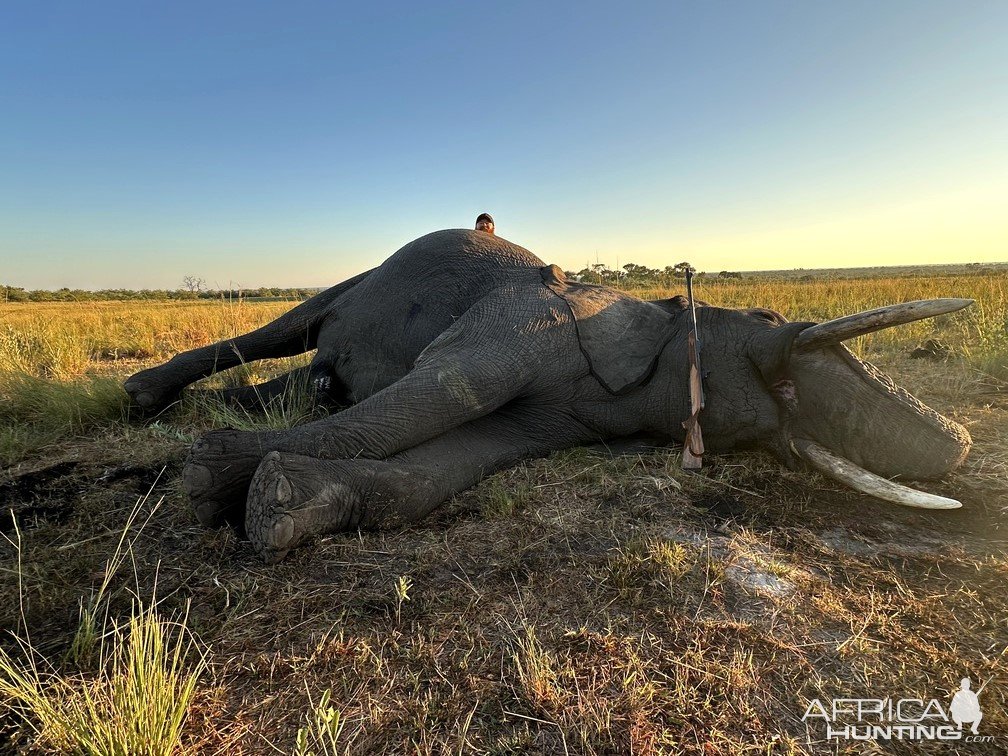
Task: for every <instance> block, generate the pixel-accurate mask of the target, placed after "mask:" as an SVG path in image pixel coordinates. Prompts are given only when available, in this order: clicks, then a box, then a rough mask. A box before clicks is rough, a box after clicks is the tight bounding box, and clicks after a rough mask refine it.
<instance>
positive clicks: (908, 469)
mask: <svg viewBox="0 0 1008 756" xmlns="http://www.w3.org/2000/svg"><path fill="white" fill-rule="evenodd" d="M969 304H971V300H963V299H944V300H928V301H925V302H910V303H905V304H902V305H894V306H892V307H886V308H881V309H879V310H873V311H870V312H864V313H859V314H857V315H852V316H848V317H845V318H840V319H838V320H835V321H830V322H828V323H820V324H810V323H788V322H787V321H786V320H785V319H784V318H783V317H781V316H780V315H778V314H777V313H774V312H771V311H768V310H748V311H746V310H722V309H719V308H707V307H705V308H701V309H700V310H699V321H700V335H701V340H702V343H703V344H704V346H705V349H704V353H703V354H704V357H706V361H705V362H704V363H703V369H704V373H705V380H706V384H707V393H708V401H707V408H706V409H705V411H704V412H703V413H702V414H701V416H700V419H701V423H702V427H703V431H704V438H705V440H706V441H707V443H708V446H710V447H712V448H715V449H717V448H719V447H725V446H734V445H736V443H737V442H738V441H740V440H746V439H752V440H758V441H764V442H769V443H770V444H771V445H772V446H773V447H774V449H775V450H776V451H777V452H778V453H779V454H781V455H782V456H783V457H784V458H785V460H786V461H788V462H791V461H793V459H794V458H798V459H802V460H804V461H805V462H807V463H809V464H810V465H811V466H813V467H815V468H817V469H818V470H820V471H821V472H823V473H825V474H827V475H829V476H831V477H834V478H837V479H839V480H841V481H842V482H844V483H845V484H847V485H850V486H852V487H854V488H856V489H858V490H861V491H863V492H865V493H868V494H870V495H872V496H876V497H879V498H882V499H886V500H889V501H894V502H896V503H900V504H905V505H909V506H918V507H926V508H953V507H957V506H960V504H959V502H957V501H955V500H953V499H947V498H944V497H940V496H934V495H931V494H925V493H923V492H920V491H917V490H914V489H911V488H908V487H906V486H903V485H901V484H898V483H895V482H893V481H892V480H889V479H890V478H901V479H916V480H924V479H930V478H937V477H941V476H942V475H945V474H946V473H948V472H949V471H951V470H953V469H955V468H956V467H958V466H959V465H960V464H961V463H962V462H963V460H964V459H965V458H966V455H967V453H968V452H969V448H970V443H971V441H970V436H969V433H968V432H967V431H966V429H965V428H963V427H962V426H961V425H959V424H958V423H955V422H953V421H951V420H949V419H947V418H945V417H943V416H942V415H940V414H938V413H937V412H935V411H934V410H932V409H931V408H930V407H927V406H926V405H924V404H923V403H921V402H920V401H918V400H917V399H916V398H914V397H913V396H911V395H910V394H909V393H908V392H906V391H905V390H903V389H902V388H900V387H899V386H897V385H896V384H894V383H893V382H892V380H890V379H889V378H888V377H887V376H886V375H884V374H883V373H881V372H880V371H879V370H877V369H876V368H875V367H873V366H872V365H870V364H867V363H865V362H862V361H861V360H859V359H858V358H857V357H855V356H854V355H853V354H851V352H850V351H848V350H847V348H846V347H845V346H844V345H843V344H842V342H843V341H844V340H845V339H849V338H853V337H855V336H859V335H863V334H865V333H869V332H871V331H876V330H879V329H881V328H888V327H891V326H894V325H898V324H900V323H905V322H909V321H911V320H918V319H921V318H925V317H931V316H934V315H938V314H942V313H946V312H952V311H954V310H958V309H961V308H963V307H966V306H968V305H969ZM685 316H687V313H684V314H683V316H681V317H680V318H679V320H682V319H683V317H685ZM724 340H727V343H721V344H719V341H721V342H723V341H724ZM670 346H671V345H670Z"/></svg>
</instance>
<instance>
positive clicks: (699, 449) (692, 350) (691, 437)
mask: <svg viewBox="0 0 1008 756" xmlns="http://www.w3.org/2000/svg"><path fill="white" fill-rule="evenodd" d="M690 298H691V299H692V297H690ZM689 362H690V371H689V392H690V416H689V417H688V418H686V419H685V420H684V421H683V424H682V425H683V428H685V429H686V440H685V441H684V442H683V455H682V466H683V469H684V470H699V469H700V468H701V467H702V466H703V453H704V443H703V432H702V431H701V429H700V410H702V409H703V405H704V400H703V383H702V382H701V377H700V365H699V359H698V355H697V348H696V331H690V334H689Z"/></svg>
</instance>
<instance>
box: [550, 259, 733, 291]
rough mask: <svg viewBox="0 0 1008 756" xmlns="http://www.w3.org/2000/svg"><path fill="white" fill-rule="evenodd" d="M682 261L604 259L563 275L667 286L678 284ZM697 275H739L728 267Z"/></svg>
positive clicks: (584, 279)
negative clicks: (612, 263) (658, 263)
mask: <svg viewBox="0 0 1008 756" xmlns="http://www.w3.org/2000/svg"><path fill="white" fill-rule="evenodd" d="M684 265H685V263H679V264H678V265H666V266H665V267H664V268H649V267H647V266H646V265H638V264H637V263H627V264H626V265H624V266H623V267H621V268H610V267H609V266H608V265H606V264H605V263H596V264H595V265H589V266H587V267H585V268H582V269H581V270H579V271H576V272H575V271H566V275H567V278H570V279H573V280H575V281H581V282H583V283H597V284H605V285H606V286H628V287H640V288H655V287H659V286H664V287H668V288H671V287H672V286H677V285H679V282H680V281H682V279H683V278H684V277H685V268H684V267H683V266H684ZM695 275H696V277H697V278H703V279H708V280H710V279H729V278H742V274H741V273H738V272H736V271H732V270H722V271H721V272H720V273H706V272H704V271H700V272H697V273H696V274H695Z"/></svg>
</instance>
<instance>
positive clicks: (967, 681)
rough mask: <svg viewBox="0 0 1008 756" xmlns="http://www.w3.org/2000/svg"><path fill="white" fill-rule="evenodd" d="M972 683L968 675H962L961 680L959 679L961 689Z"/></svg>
mask: <svg viewBox="0 0 1008 756" xmlns="http://www.w3.org/2000/svg"><path fill="white" fill-rule="evenodd" d="M972 684H973V681H972V680H970V679H969V678H968V677H964V678H963V679H962V680H960V681H959V687H961V688H962V689H963V690H969V689H970V686H971V685H972Z"/></svg>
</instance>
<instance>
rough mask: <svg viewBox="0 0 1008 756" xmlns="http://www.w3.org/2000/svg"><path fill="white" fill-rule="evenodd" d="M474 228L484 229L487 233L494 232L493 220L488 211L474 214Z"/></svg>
mask: <svg viewBox="0 0 1008 756" xmlns="http://www.w3.org/2000/svg"><path fill="white" fill-rule="evenodd" d="M476 230H477V231H485V232H486V233H488V234H492V233H493V232H494V222H493V218H492V217H491V216H490V213H480V214H479V215H478V216H476Z"/></svg>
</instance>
